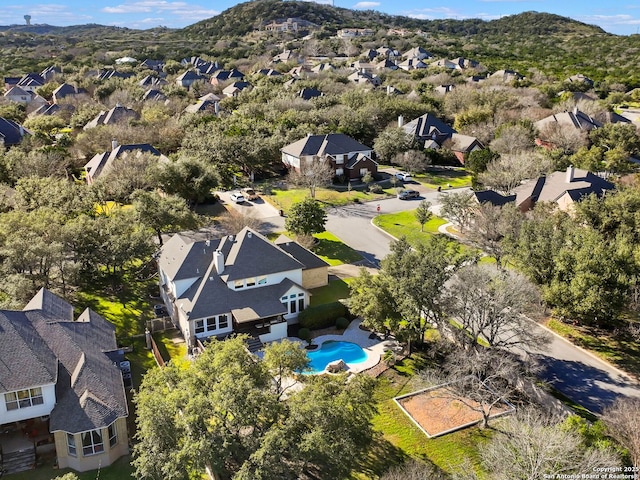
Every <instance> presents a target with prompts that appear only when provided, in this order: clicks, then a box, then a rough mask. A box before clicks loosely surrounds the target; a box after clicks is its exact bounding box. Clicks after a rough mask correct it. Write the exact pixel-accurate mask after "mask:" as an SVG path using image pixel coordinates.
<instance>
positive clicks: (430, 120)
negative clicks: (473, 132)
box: [398, 113, 484, 165]
mask: <svg viewBox="0 0 640 480" xmlns="http://www.w3.org/2000/svg"><path fill="white" fill-rule="evenodd" d="M398 126H399V127H401V128H402V129H404V131H405V132H406V133H407V134H408V135H411V136H412V137H414V138H415V139H416V140H417V141H418V142H420V143H421V144H423V146H424V148H430V149H439V148H442V147H446V148H448V149H449V150H451V151H452V152H453V154H454V155H455V156H456V158H457V159H458V161H459V162H460V163H461V164H462V165H464V160H465V157H466V155H467V154H469V153H471V152H472V151H474V150H479V149H482V148H484V146H483V145H482V144H481V143H480V141H479V140H478V139H477V138H475V137H471V136H469V135H462V134H459V133H458V132H456V130H455V129H454V128H453V127H450V126H449V125H447V124H446V123H444V122H443V121H442V120H440V119H439V118H437V117H435V116H434V115H433V114H431V113H425V114H424V115H422V116H420V117H418V118H416V119H414V120H412V121H411V122H409V123H407V124H404V121H403V119H402V117H399V118H398Z"/></svg>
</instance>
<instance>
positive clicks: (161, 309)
mask: <svg viewBox="0 0 640 480" xmlns="http://www.w3.org/2000/svg"><path fill="white" fill-rule="evenodd" d="M153 313H154V314H155V316H156V317H166V316H167V314H168V312H167V307H165V306H164V305H163V304H162V303H158V304H156V305H154V306H153Z"/></svg>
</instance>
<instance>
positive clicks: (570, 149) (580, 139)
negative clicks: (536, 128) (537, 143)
mask: <svg viewBox="0 0 640 480" xmlns="http://www.w3.org/2000/svg"><path fill="white" fill-rule="evenodd" d="M587 133H588V132H587V131H585V130H580V129H578V128H572V127H571V126H566V125H561V124H559V123H557V122H549V123H548V124H547V125H545V126H544V127H543V128H542V129H540V138H541V139H542V140H544V141H545V142H547V143H550V144H551V145H553V146H554V147H555V148H560V149H562V150H563V151H564V152H565V153H575V152H577V151H578V150H579V149H580V147H585V146H587V143H588V141H587Z"/></svg>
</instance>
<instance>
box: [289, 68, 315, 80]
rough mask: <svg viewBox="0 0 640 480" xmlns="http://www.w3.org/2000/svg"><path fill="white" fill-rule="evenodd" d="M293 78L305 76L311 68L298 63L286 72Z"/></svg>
mask: <svg viewBox="0 0 640 480" xmlns="http://www.w3.org/2000/svg"><path fill="white" fill-rule="evenodd" d="M287 73H288V74H289V75H291V76H292V77H293V78H305V77H307V76H308V75H309V73H311V68H309V67H308V66H306V65H298V66H297V67H293V68H292V69H291V70H289V71H288V72H287Z"/></svg>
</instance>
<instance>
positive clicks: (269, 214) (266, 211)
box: [217, 191, 284, 234]
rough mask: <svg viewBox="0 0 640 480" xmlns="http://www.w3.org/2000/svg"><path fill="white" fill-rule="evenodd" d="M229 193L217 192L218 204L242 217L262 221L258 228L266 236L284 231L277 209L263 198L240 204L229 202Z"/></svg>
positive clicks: (282, 221)
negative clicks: (247, 216)
mask: <svg viewBox="0 0 640 480" xmlns="http://www.w3.org/2000/svg"><path fill="white" fill-rule="evenodd" d="M231 193H233V191H230V192H217V194H218V196H219V197H220V203H222V204H223V205H225V206H226V207H230V208H232V209H233V210H235V211H236V212H239V213H242V214H243V215H250V216H252V217H254V218H259V219H260V220H262V225H261V227H260V233H262V234H268V233H271V232H281V231H283V230H284V218H283V217H281V216H280V213H279V212H278V209H276V207H274V206H273V205H271V204H270V203H269V202H267V201H265V200H264V199H263V198H259V199H257V200H252V201H249V200H245V201H244V202H242V203H236V202H233V201H231V198H230V197H231Z"/></svg>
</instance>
